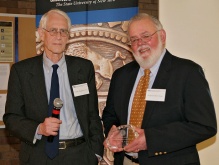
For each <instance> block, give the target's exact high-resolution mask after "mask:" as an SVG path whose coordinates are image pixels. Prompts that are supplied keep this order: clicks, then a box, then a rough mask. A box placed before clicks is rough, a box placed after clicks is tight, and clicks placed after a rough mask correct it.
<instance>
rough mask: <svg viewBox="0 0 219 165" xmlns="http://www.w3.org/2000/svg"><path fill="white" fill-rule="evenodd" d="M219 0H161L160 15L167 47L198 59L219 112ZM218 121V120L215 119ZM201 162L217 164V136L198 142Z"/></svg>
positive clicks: (176, 52)
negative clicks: (165, 34) (165, 33)
mask: <svg viewBox="0 0 219 165" xmlns="http://www.w3.org/2000/svg"><path fill="white" fill-rule="evenodd" d="M218 6H219V1H218V0H183V1H182V0H160V1H159V19H160V20H161V22H162V23H163V26H164V29H166V32H167V49H168V50H169V51H170V52H171V53H173V54H175V55H177V56H180V57H183V58H189V59H191V60H193V61H195V62H197V63H199V64H200V65H201V66H202V67H203V68H204V70H205V75H206V78H207V80H208V82H209V85H210V89H211V93H212V97H213V100H214V104H215V109H216V114H217V116H219V112H218V109H219V76H218V75H219V74H218V71H219V51H218V48H219V10H218ZM218 125H219V121H218ZM198 150H199V155H200V159H201V165H218V163H219V156H218V155H219V140H218V137H217V136H215V137H213V138H211V139H209V140H206V141H204V142H202V143H200V144H198Z"/></svg>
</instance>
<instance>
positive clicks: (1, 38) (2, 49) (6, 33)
mask: <svg viewBox="0 0 219 165" xmlns="http://www.w3.org/2000/svg"><path fill="white" fill-rule="evenodd" d="M13 61H14V56H13V24H12V22H11V21H9V22H8V21H0V62H13Z"/></svg>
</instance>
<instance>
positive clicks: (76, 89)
mask: <svg viewBox="0 0 219 165" xmlns="http://www.w3.org/2000/svg"><path fill="white" fill-rule="evenodd" d="M72 89H73V93H74V95H75V97H77V96H82V95H87V94H89V89H88V86H87V83H83V84H78V85H72Z"/></svg>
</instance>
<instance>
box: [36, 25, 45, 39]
mask: <svg viewBox="0 0 219 165" xmlns="http://www.w3.org/2000/svg"><path fill="white" fill-rule="evenodd" d="M37 31H38V34H39V37H40V40H42V41H44V30H43V29H42V28H38V29H37Z"/></svg>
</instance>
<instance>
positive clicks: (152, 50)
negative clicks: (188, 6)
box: [102, 13, 217, 165]
mask: <svg viewBox="0 0 219 165" xmlns="http://www.w3.org/2000/svg"><path fill="white" fill-rule="evenodd" d="M128 36H129V39H130V42H129V43H130V46H131V49H132V50H133V56H134V58H135V61H133V62H130V63H129V64H127V65H125V66H123V67H121V68H119V69H117V70H116V71H115V72H114V74H113V76H112V79H111V84H110V88H109V93H108V97H107V102H106V107H105V109H104V111H103V116H102V120H103V124H104V128H105V135H106V137H107V136H108V137H107V138H106V140H105V141H104V146H105V147H108V148H109V149H110V150H111V151H112V152H114V158H115V161H114V164H115V165H122V164H123V165H134V164H140V165H199V164H200V160H199V155H198V152H197V149H196V144H197V143H200V142H202V141H204V140H206V139H208V138H210V137H212V136H214V135H215V134H216V132H217V124H216V116H215V109H214V104H213V101H212V98H211V94H210V89H209V85H208V82H207V80H206V78H205V75H204V72H203V69H202V67H201V66H200V65H198V64H196V63H195V62H193V61H191V60H188V59H182V58H179V57H176V56H174V55H172V54H171V53H170V52H169V51H168V50H167V49H166V48H165V43H166V32H165V30H164V29H163V26H162V24H161V23H160V21H159V20H158V19H156V18H154V17H152V16H150V15H148V14H145V13H141V14H138V15H136V16H134V17H133V18H132V19H131V20H130V22H129V27H128ZM144 71H147V74H148V77H147V76H145V77H146V78H145V79H146V80H147V81H146V80H142V77H144V75H145V73H144ZM144 81H145V82H146V83H145V84H146V85H142V86H141V87H139V86H140V85H138V84H141V83H142V82H144ZM139 88H141V89H140V90H139ZM142 91H143V92H142ZM141 92H142V93H141ZM135 93H136V94H135ZM142 107H143V108H142ZM133 116H134V117H133ZM120 125H132V126H133V127H134V130H135V131H136V132H137V134H138V135H137V136H136V137H135V138H134V139H133V140H131V141H130V140H129V139H128V141H129V143H128V144H127V145H125V146H122V145H118V140H119V139H118V138H113V136H114V135H113V132H115V131H116V130H117V128H116V127H118V126H120ZM128 134H131V133H130V131H129V132H128ZM127 138H129V135H127ZM120 140H121V139H120ZM114 141H116V142H114ZM124 141H126V139H125V140H124ZM124 141H123V142H124ZM114 144H116V146H115V145H114Z"/></svg>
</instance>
